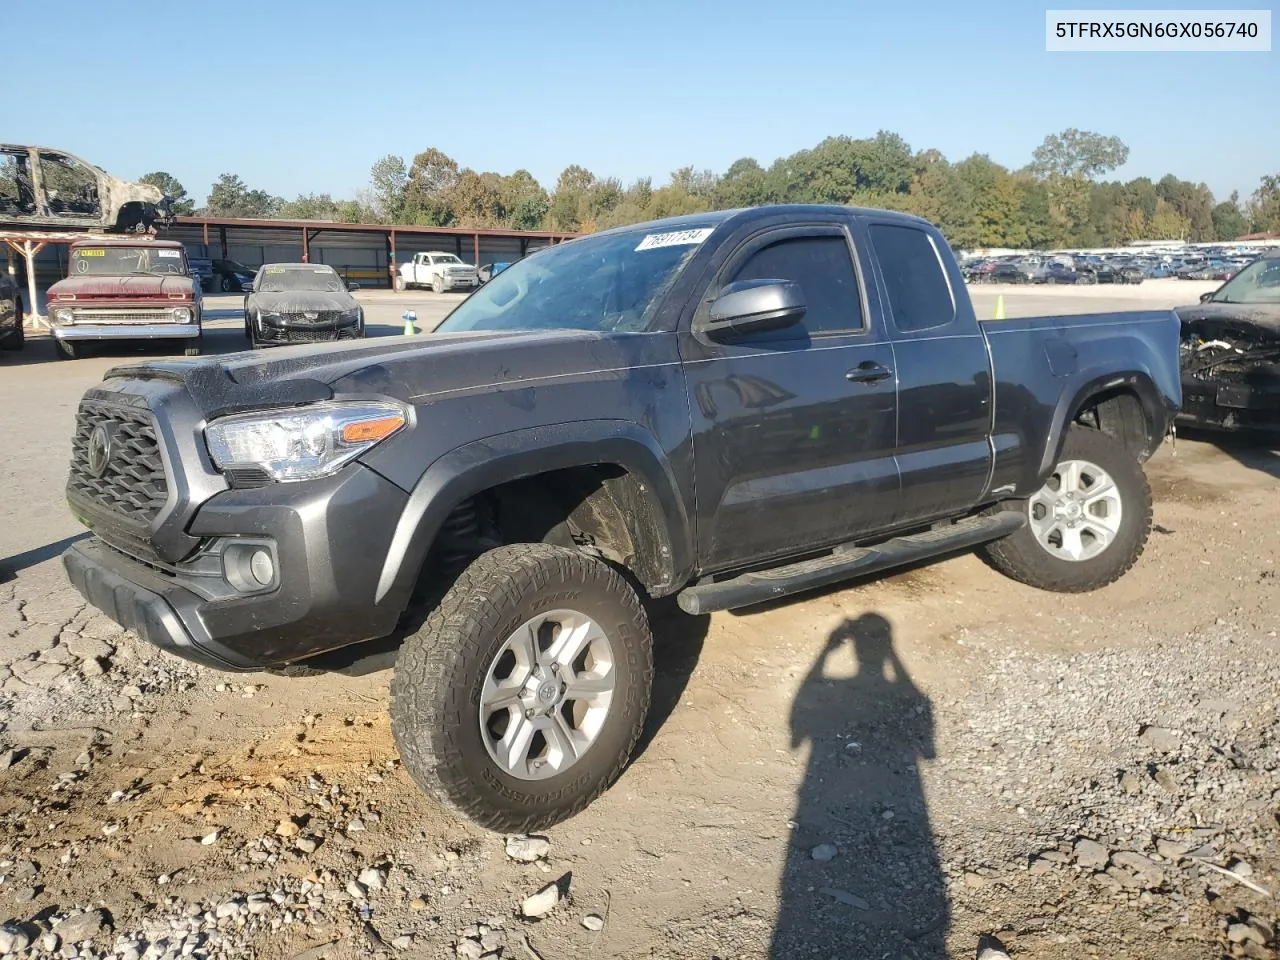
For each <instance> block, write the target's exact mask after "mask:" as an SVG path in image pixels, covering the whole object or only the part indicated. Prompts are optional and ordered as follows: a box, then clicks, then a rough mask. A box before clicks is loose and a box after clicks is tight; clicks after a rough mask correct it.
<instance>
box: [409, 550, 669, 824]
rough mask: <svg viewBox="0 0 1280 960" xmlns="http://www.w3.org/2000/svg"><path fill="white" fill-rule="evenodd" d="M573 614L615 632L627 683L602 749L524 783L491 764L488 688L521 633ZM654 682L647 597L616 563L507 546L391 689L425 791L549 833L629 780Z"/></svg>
mask: <svg viewBox="0 0 1280 960" xmlns="http://www.w3.org/2000/svg"><path fill="white" fill-rule="evenodd" d="M558 608H573V609H576V610H579V611H581V612H582V613H584V614H586V615H587V616H589V617H591V618H592V619H594V620H595V621H596V622H597V623H598V624H600V625H601V627H602V628H604V629H605V630H606V631H607V633H608V636H609V642H610V644H611V645H612V647H613V651H614V658H615V659H614V669H615V670H616V671H617V684H616V687H615V689H614V699H613V703H612V705H611V708H610V712H609V715H608V717H607V719H606V720H605V722H604V726H603V727H602V728H601V730H600V733H599V735H598V737H597V739H596V740H595V742H594V743H593V744H592V746H591V748H590V749H589V750H588V751H587V752H586V753H584V754H583V756H582V757H581V758H580V759H579V760H578V761H577V762H576V763H574V764H573V765H572V766H570V767H569V768H568V769H566V770H565V771H564V772H563V773H560V774H557V775H556V776H553V777H549V778H547V779H545V780H533V781H527V780H520V779H517V778H515V777H512V776H510V775H509V774H507V773H506V772H505V771H503V770H502V769H501V768H500V767H499V766H498V765H497V764H496V763H494V761H493V760H492V759H491V758H490V756H489V753H488V750H487V748H486V746H485V743H484V739H483V737H482V735H481V729H480V719H479V703H480V690H481V687H482V685H483V683H484V679H485V676H486V673H487V672H488V669H489V666H490V664H491V662H492V661H493V659H494V658H495V656H496V655H497V652H498V651H499V650H500V649H501V648H502V645H503V644H504V643H505V642H506V640H507V638H508V637H509V636H510V635H511V634H512V632H513V631H515V630H516V628H517V627H519V626H520V625H521V624H523V623H525V622H526V621H528V620H529V619H531V618H533V617H535V616H537V615H538V614H539V613H540V612H546V611H550V610H554V609H558ZM652 683H653V636H652V634H651V633H650V630H649V621H648V618H647V617H646V615H645V612H644V608H643V607H642V606H641V604H640V599H639V597H637V595H636V592H635V590H633V589H632V587H631V586H630V585H629V584H628V583H627V581H626V580H625V579H624V578H623V577H622V576H621V575H620V574H619V573H618V572H617V571H615V570H614V569H613V568H611V567H610V566H609V565H608V564H606V563H604V562H603V561H601V560H597V559H595V558H593V557H589V556H587V555H585V554H583V553H579V552H578V551H576V550H571V549H567V548H565V547H556V546H551V545H549V544H542V543H530V544H516V545H513V546H503V547H498V548H497V549H494V550H490V551H489V552H487V553H484V554H481V556H480V557H478V558H477V559H476V560H474V561H472V563H471V564H470V565H469V566H468V567H467V568H466V570H464V571H463V572H462V574H461V575H460V576H459V577H458V578H457V580H455V581H454V583H453V585H452V586H451V587H450V588H449V590H448V591H447V592H446V593H445V594H444V596H443V598H442V599H441V600H440V602H439V603H438V604H437V605H436V606H435V608H434V609H433V610H432V612H431V613H430V615H429V616H428V617H427V619H426V621H425V622H424V623H423V625H422V627H421V629H419V630H418V631H417V632H416V633H415V634H414V635H413V636H411V637H409V638H408V639H407V640H405V642H404V644H403V646H402V647H401V648H400V652H399V657H398V659H397V661H396V667H395V675H394V677H393V679H392V681H391V731H392V734H393V735H394V737H395V741H396V745H397V747H398V748H399V750H400V756H401V758H402V759H403V761H404V765H405V768H406V769H407V770H408V771H409V773H410V775H411V776H412V777H413V779H414V780H415V781H417V783H418V785H419V786H420V787H422V788H423V789H424V790H425V791H426V792H427V793H429V794H431V795H432V796H434V797H435V798H436V799H438V800H439V801H441V802H442V803H443V804H445V805H446V806H448V807H450V808H452V809H453V810H455V811H456V812H458V813H460V814H462V815H463V816H465V817H467V818H468V819H470V820H472V821H474V822H475V823H477V824H480V825H481V826H484V827H488V828H489V829H492V830H500V831H506V832H509V833H524V832H528V831H531V830H540V829H543V828H546V827H549V826H551V825H552V824H556V823H559V822H561V821H563V820H566V819H568V818H569V817H571V816H573V815H574V814H576V813H578V812H580V811H581V810H582V809H583V808H585V807H586V806H587V805H588V804H590V803H591V802H592V801H593V800H595V799H596V797H598V796H599V795H600V794H601V793H603V792H604V791H605V790H606V789H607V788H608V787H609V786H610V785H611V784H612V783H613V782H614V781H615V780H616V779H617V778H618V776H619V775H620V774H621V773H622V771H623V769H624V768H625V767H626V765H627V761H628V760H629V759H630V757H631V751H632V750H633V749H634V748H635V745H636V741H637V740H638V739H639V736H640V733H641V730H642V728H643V726H644V721H645V715H646V714H647V713H648V709H649V696H650V690H651V687H652Z"/></svg>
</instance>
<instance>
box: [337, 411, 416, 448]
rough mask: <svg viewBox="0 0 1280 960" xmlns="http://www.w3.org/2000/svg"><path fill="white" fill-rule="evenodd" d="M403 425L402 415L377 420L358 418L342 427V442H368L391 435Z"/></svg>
mask: <svg viewBox="0 0 1280 960" xmlns="http://www.w3.org/2000/svg"><path fill="white" fill-rule="evenodd" d="M403 426H404V416H403V415H402V414H396V415H395V416H391V417H379V418H378V419H377V420H359V421H357V422H356V423H348V424H347V425H346V426H345V427H343V428H342V442H343V443H369V442H370V441H373V440H382V439H385V438H386V437H389V436H391V434H393V433H395V432H396V431H397V430H399V429H400V428H401V427H403Z"/></svg>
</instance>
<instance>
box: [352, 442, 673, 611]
mask: <svg viewBox="0 0 1280 960" xmlns="http://www.w3.org/2000/svg"><path fill="white" fill-rule="evenodd" d="M594 464H614V465H617V466H620V467H622V468H624V469H625V470H627V472H628V473H629V474H631V475H632V476H633V477H635V478H636V479H637V481H638V483H639V487H638V493H639V502H638V503H637V504H636V505H635V506H636V508H637V509H636V510H635V511H634V512H633V513H632V514H631V515H630V516H628V522H629V523H630V524H631V526H632V530H631V532H632V534H633V537H634V539H635V540H636V543H637V544H646V545H648V546H647V548H646V549H645V550H644V554H643V556H642V557H640V562H639V563H637V569H636V570H635V571H634V572H635V573H636V575H637V577H638V578H639V579H640V580H641V582H642V583H643V584H644V585H645V587H646V589H648V590H649V591H650V592H651V593H652V594H654V595H665V594H669V593H671V592H673V591H674V590H676V589H678V588H679V587H681V586H683V585H684V583H685V582H687V580H688V578H689V576H690V574H691V572H692V569H693V536H692V530H691V529H690V524H689V518H688V514H687V512H686V510H685V508H684V501H683V499H682V498H681V496H680V494H679V489H678V485H677V482H676V478H675V477H674V476H673V475H672V472H671V469H670V465H669V461H668V459H667V457H666V455H665V454H664V452H663V450H662V448H661V446H660V445H659V444H658V442H657V440H656V439H655V438H654V437H653V436H652V435H651V434H650V433H649V432H648V431H646V430H644V429H643V428H642V427H640V426H638V425H637V424H635V423H632V422H630V421H626V420H585V421H574V422H570V423H559V424H553V425H551V426H546V427H533V428H528V429H522V430H515V431H511V432H509V433H502V434H497V435H495V436H492V437H488V438H485V439H483V440H476V441H474V442H472V443H468V444H465V445H464V446H461V447H458V448H457V449H455V450H453V451H451V452H450V453H447V454H445V455H444V456H442V457H440V458H439V459H438V460H436V461H435V462H434V463H432V464H431V466H429V467H428V468H427V470H426V472H425V473H424V474H423V475H422V477H421V478H420V479H419V480H418V482H417V483H416V484H415V485H414V487H413V490H412V491H410V495H409V501H408V503H407V504H406V505H405V508H404V510H403V512H402V513H401V516H400V521H399V523H398V524H397V526H396V530H395V534H394V536H393V538H392V542H391V548H390V550H389V551H388V553H387V557H386V560H385V562H384V564H383V568H382V573H381V575H380V577H379V579H378V588H377V600H378V601H379V602H381V601H382V599H383V597H386V596H391V597H392V598H393V599H394V600H395V601H396V602H403V603H404V604H407V603H408V600H409V597H410V595H411V594H412V591H413V588H414V585H415V583H416V581H417V578H418V574H419V571H420V570H421V569H422V565H423V563H424V562H425V560H426V558H427V554H428V552H429V550H430V548H431V544H432V543H433V542H434V541H435V538H436V534H437V533H438V532H439V529H440V526H441V524H442V523H443V522H444V520H445V518H446V517H448V516H449V514H450V512H451V511H452V510H453V509H454V507H456V506H457V505H458V504H459V503H461V502H462V501H464V500H466V499H467V498H469V497H473V496H475V495H476V494H479V493H482V492H484V491H485V490H488V489H491V488H493V487H495V486H498V485H500V484H503V483H507V482H509V481H511V480H519V479H522V478H525V477H532V476H536V475H537V474H541V473H547V472H550V471H553V470H562V469H565V468H568V467H580V466H589V465H594Z"/></svg>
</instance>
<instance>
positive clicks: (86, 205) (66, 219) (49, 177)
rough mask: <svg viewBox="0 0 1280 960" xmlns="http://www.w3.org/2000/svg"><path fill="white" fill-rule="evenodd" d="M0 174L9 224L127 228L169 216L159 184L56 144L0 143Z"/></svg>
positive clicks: (0, 196)
mask: <svg viewBox="0 0 1280 960" xmlns="http://www.w3.org/2000/svg"><path fill="white" fill-rule="evenodd" d="M10 175H11V176H10ZM0 180H2V181H3V183H0V222H4V223H9V224H13V225H14V226H28V225H31V226H41V227H67V228H79V229H88V230H95V231H96V230H102V231H105V232H115V233H132V232H143V231H147V232H153V231H154V230H155V228H156V227H161V226H168V225H170V224H172V223H173V221H174V214H173V209H172V203H173V201H172V198H171V197H168V196H165V194H164V193H162V192H161V190H160V189H159V188H158V187H153V186H151V185H150V184H146V183H134V182H131V181H129V180H121V179H120V178H119V177H113V176H112V175H111V174H109V173H107V172H106V171H105V170H103V169H102V168H101V167H99V166H97V165H96V164H93V163H89V162H87V161H85V160H81V159H80V158H79V157H77V156H75V155H74V154H71V153H68V152H67V151H65V150H62V149H59V148H56V147H40V146H29V145H25V144H12V143H0ZM67 188H71V192H70V194H69V195H68V192H67Z"/></svg>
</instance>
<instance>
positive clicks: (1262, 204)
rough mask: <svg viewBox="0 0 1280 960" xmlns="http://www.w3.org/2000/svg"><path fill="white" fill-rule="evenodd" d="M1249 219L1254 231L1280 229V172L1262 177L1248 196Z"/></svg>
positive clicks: (1266, 231)
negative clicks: (1255, 188)
mask: <svg viewBox="0 0 1280 960" xmlns="http://www.w3.org/2000/svg"><path fill="white" fill-rule="evenodd" d="M1249 220H1250V221H1251V223H1250V227H1251V229H1252V230H1253V231H1254V232H1255V233H1275V232H1277V231H1280V174H1271V175H1268V176H1265V177H1263V178H1262V182H1261V183H1260V184H1258V189H1257V190H1255V191H1254V192H1253V196H1252V197H1250V198H1249Z"/></svg>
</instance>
